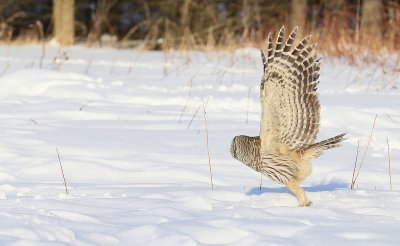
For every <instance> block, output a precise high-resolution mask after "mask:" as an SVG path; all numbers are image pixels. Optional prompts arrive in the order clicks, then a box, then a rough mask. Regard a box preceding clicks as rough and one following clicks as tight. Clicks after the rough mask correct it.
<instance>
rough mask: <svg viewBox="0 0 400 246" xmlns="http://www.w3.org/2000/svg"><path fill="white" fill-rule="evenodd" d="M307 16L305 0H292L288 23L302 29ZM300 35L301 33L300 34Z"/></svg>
mask: <svg viewBox="0 0 400 246" xmlns="http://www.w3.org/2000/svg"><path fill="white" fill-rule="evenodd" d="M306 17H307V0H292V4H291V17H290V19H291V20H290V24H291V25H292V27H295V26H298V27H300V31H301V30H303V29H304V26H305V24H306ZM300 36H301V35H300Z"/></svg>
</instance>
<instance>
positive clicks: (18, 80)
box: [0, 69, 101, 100]
mask: <svg viewBox="0 0 400 246" xmlns="http://www.w3.org/2000/svg"><path fill="white" fill-rule="evenodd" d="M92 81H93V79H92V78H90V77H88V76H86V75H82V74H76V73H63V72H55V71H49V70H41V69H28V70H22V71H18V72H15V73H12V74H9V75H7V76H4V77H2V78H0V98H9V97H15V96H23V97H25V96H31V97H32V96H46V97H50V98H70V97H80V98H82V97H83V98H87V99H92V100H94V99H99V98H101V97H100V95H99V94H98V93H96V92H94V91H93V90H91V89H90V88H88V87H87V84H88V83H89V82H92Z"/></svg>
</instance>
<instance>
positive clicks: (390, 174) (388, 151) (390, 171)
mask: <svg viewBox="0 0 400 246" xmlns="http://www.w3.org/2000/svg"><path fill="white" fill-rule="evenodd" d="M386 143H387V153H388V162H389V180H390V190H393V185H392V170H391V163H390V146H389V138H386Z"/></svg>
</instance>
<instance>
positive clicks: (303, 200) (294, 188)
mask: <svg viewBox="0 0 400 246" xmlns="http://www.w3.org/2000/svg"><path fill="white" fill-rule="evenodd" d="M286 187H287V188H288V189H289V190H290V191H291V192H292V193H293V194H294V195H295V196H296V197H297V200H299V207H304V206H307V207H308V206H311V205H312V202H310V201H309V200H308V199H307V197H306V193H305V192H304V190H303V188H301V187H300V184H299V182H298V181H297V180H296V179H290V180H289V181H288V182H287V183H286Z"/></svg>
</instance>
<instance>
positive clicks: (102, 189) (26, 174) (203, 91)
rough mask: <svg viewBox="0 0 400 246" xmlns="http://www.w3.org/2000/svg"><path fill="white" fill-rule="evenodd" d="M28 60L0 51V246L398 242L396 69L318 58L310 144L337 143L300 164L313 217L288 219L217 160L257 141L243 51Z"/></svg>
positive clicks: (252, 72) (16, 51) (292, 208)
mask: <svg viewBox="0 0 400 246" xmlns="http://www.w3.org/2000/svg"><path fill="white" fill-rule="evenodd" d="M42 52H43V50H42V48H41V47H40V46H0V74H1V77H0V102H1V103H0V122H1V124H0V137H1V139H2V141H1V142H0V204H1V206H0V245H29V246H31V245H32V246H39V245H40V246H41V245H79V246H80V245H85V246H86V245H162V244H164V245H295V244H296V245H321V244H324V245H363V246H365V245H397V244H398V241H399V240H400V196H399V195H400V191H399V188H400V167H399V162H400V154H399V153H400V151H399V150H400V127H399V122H400V111H399V110H398V107H399V105H400V91H399V90H398V89H396V88H398V86H399V82H400V76H399V72H398V70H396V69H395V68H394V70H383V69H381V68H380V67H379V66H376V65H373V64H369V65H368V64H366V65H365V66H353V65H351V64H348V63H347V62H346V61H344V60H340V59H337V58H333V57H325V58H324V60H323V67H322V71H321V83H320V86H319V94H320V100H321V105H322V112H321V117H322V120H321V130H320V135H319V139H321V140H322V139H325V138H328V137H332V136H334V135H336V134H339V133H342V132H347V133H348V140H346V141H345V143H344V144H343V147H341V148H337V149H334V150H330V151H327V152H326V153H324V155H323V156H321V157H320V158H318V159H316V160H314V161H313V169H314V170H313V173H312V175H311V176H310V177H309V178H307V179H306V180H305V181H304V182H303V187H305V190H306V193H307V196H308V197H309V199H310V200H311V201H312V202H313V206H312V207H305V208H298V207H297V201H296V199H295V198H294V196H293V195H291V194H290V193H289V191H288V190H287V189H286V188H284V187H282V186H281V185H278V184H275V183H274V182H272V181H270V180H268V179H266V178H263V180H262V182H263V183H262V188H261V190H260V188H259V185H260V175H259V174H258V173H255V172H254V171H252V170H251V169H250V168H248V167H246V166H245V165H243V164H241V163H239V162H238V161H236V160H234V159H233V158H232V157H231V156H230V153H229V146H230V141H231V139H232V138H233V136H235V135H240V134H245V135H250V136H254V135H258V130H259V118H260V108H259V94H258V85H259V81H260V77H261V62H260V58H259V52H258V50H256V49H242V50H238V51H237V52H235V53H233V54H229V53H223V52H185V53H179V52H176V53H165V52H152V51H138V50H114V49H88V48H84V47H69V48H51V47H45V50H44V53H43V54H44V58H43V59H41V57H42ZM203 99H204V100H205V101H207V100H208V104H207V108H206V111H207V114H206V116H207V123H208V135H209V150H210V157H211V166H212V175H213V182H214V186H215V189H214V190H211V184H210V175H209V166H208V156H207V146H206V132H205V124H204V114H203V108H202V102H203ZM375 115H377V120H376V124H375V127H374V132H373V134H372V139H371V142H370V144H369V147H368V151H367V153H366V155H365V158H364V161H363V166H362V168H361V171H360V174H359V177H358V179H357V182H356V189H352V190H351V189H350V188H349V187H350V183H351V178H352V175H353V169H354V162H355V157H356V151H357V144H358V142H359V145H360V147H359V154H358V166H359V165H360V161H361V159H363V155H364V151H365V148H366V146H367V142H368V138H369V135H370V132H371V128H372V125H373V122H374V118H375ZM387 141H388V142H389V147H390V161H391V180H392V189H391V186H390V179H389V169H388V163H389V162H388V153H387V147H388V145H387ZM56 148H57V149H58V151H59V154H60V160H61V163H62V167H63V171H64V174H65V178H66V181H67V187H68V191H69V193H68V194H66V192H65V187H64V183H63V178H62V173H61V170H60V164H59V160H58V157H57V151H56Z"/></svg>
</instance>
